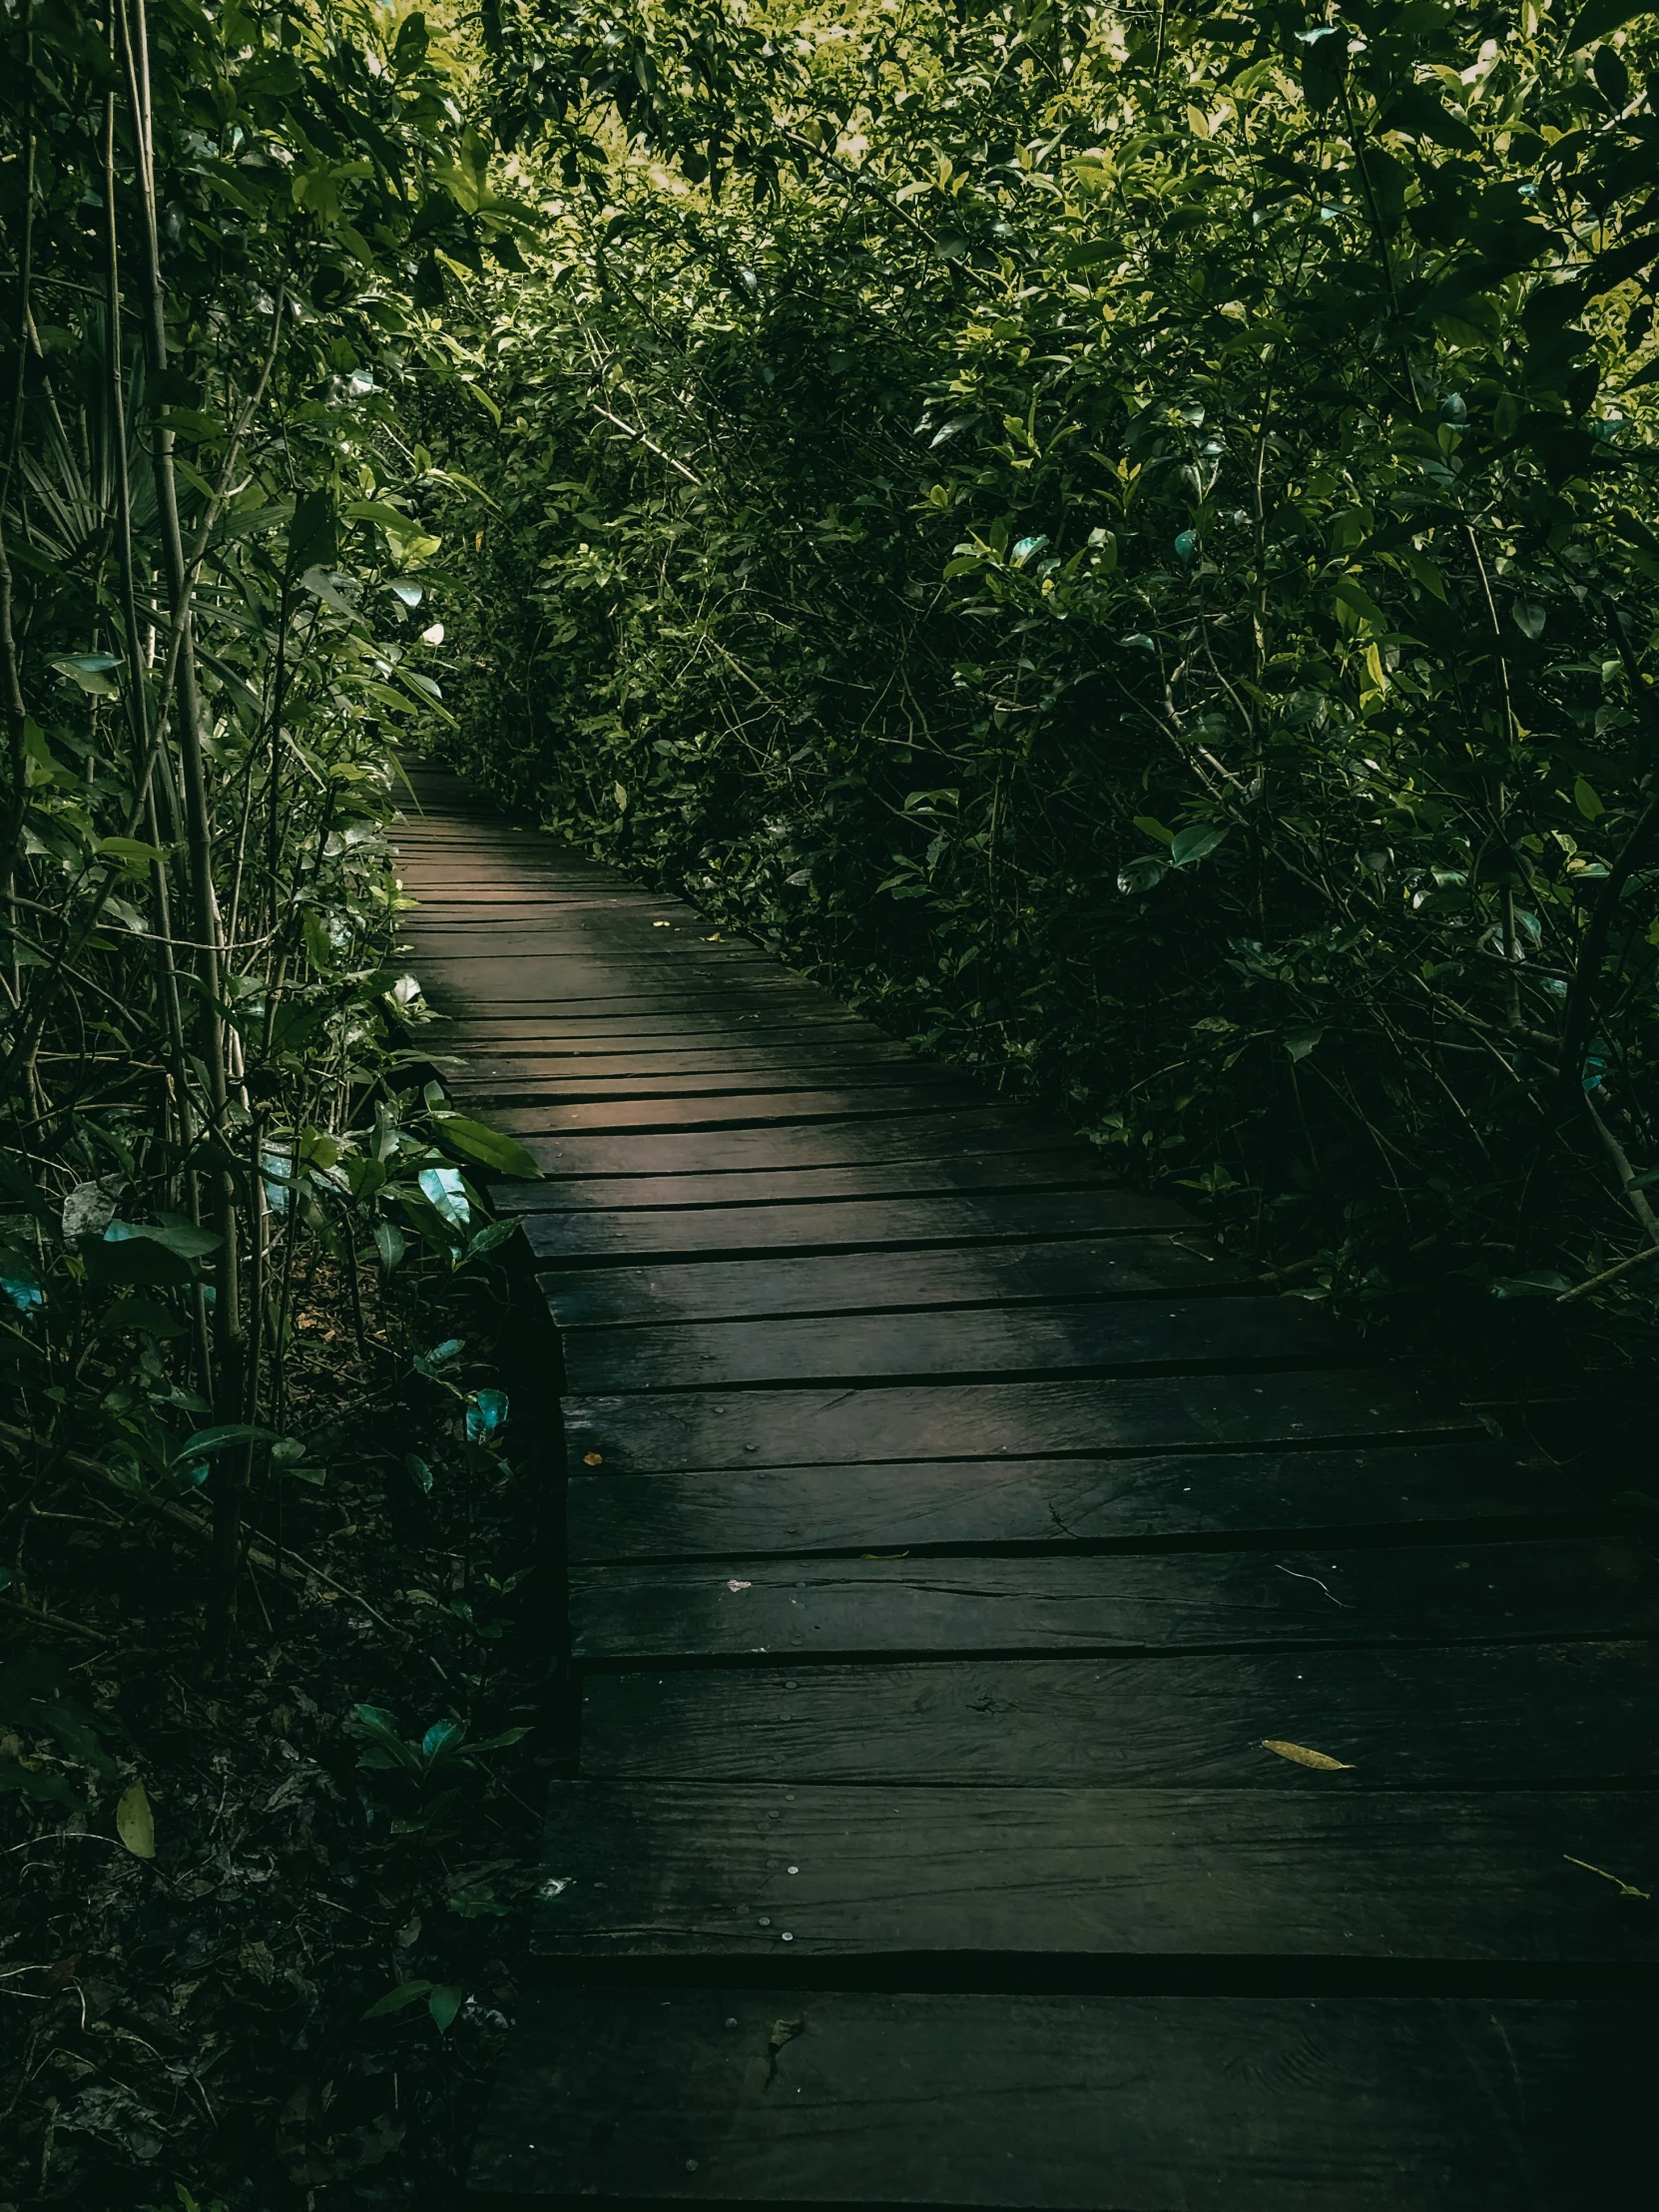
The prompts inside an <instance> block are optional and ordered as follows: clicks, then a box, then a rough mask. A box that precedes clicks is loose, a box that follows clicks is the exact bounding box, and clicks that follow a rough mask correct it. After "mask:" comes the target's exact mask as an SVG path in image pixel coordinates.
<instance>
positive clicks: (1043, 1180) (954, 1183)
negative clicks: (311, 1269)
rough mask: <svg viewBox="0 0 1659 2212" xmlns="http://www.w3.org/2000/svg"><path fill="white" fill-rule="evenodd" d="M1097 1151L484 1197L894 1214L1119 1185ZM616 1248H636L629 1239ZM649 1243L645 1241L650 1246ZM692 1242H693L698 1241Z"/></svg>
mask: <svg viewBox="0 0 1659 2212" xmlns="http://www.w3.org/2000/svg"><path fill="white" fill-rule="evenodd" d="M1115 1189H1116V1186H1115V1185H1114V1183H1113V1181H1112V1179H1111V1177H1110V1175H1108V1173H1107V1172H1106V1170H1105V1168H1104V1167H1103V1166H1102V1165H1101V1163H1100V1158H1099V1155H1098V1154H1097V1153H1093V1152H1087V1151H1084V1150H1083V1149H1082V1148H1081V1147H1080V1146H1079V1147H1076V1148H1073V1149H1071V1150H1069V1151H1068V1150H1065V1149H1056V1150H1055V1151H1053V1152H991V1153H987V1154H985V1155H984V1156H983V1157H977V1156H973V1155H964V1156H963V1157H962V1158H960V1159H949V1160H945V1159H940V1158H938V1157H937V1155H932V1156H930V1157H927V1158H924V1159H919V1160H906V1159H896V1160H885V1161H863V1162H859V1163H857V1164H849V1165H847V1166H845V1167H803V1168H754V1169H742V1168H733V1169H727V1170H723V1171H721V1172H719V1173H713V1172H706V1173H703V1174H697V1173H694V1172H686V1173H679V1172H675V1173H670V1174H643V1175H610V1174H606V1175H595V1176H591V1177H586V1178H583V1177H580V1176H570V1177H558V1178H550V1179H549V1180H548V1181H546V1182H542V1183H501V1184H496V1185H494V1186H492V1188H491V1192H490V1197H491V1200H492V1203H493V1204H494V1205H495V1207H496V1209H497V1211H498V1212H502V1213H512V1214H560V1213H563V1214H569V1213H571V1212H573V1211H575V1212H585V1211H588V1210H591V1209H593V1208H602V1209H604V1210H605V1211H606V1212H617V1211H620V1210H638V1209H640V1208H651V1209H654V1210H661V1209H667V1208H673V1209H676V1210H680V1211H683V1213H684V1216H685V1218H686V1221H687V1226H688V1231H689V1229H690V1216H691V1213H692V1212H693V1211H702V1212H707V1213H716V1212H718V1213H720V1214H721V1215H722V1216H723V1217H724V1219H725V1220H726V1221H727V1222H728V1223H730V1222H731V1221H732V1220H733V1219H734V1218H735V1215H736V1214H737V1212H739V1211H740V1210H741V1211H744V1212H753V1213H755V1215H756V1216H757V1218H758V1217H759V1214H760V1211H761V1210H762V1209H763V1208H765V1209H770V1210H771V1211H773V1212H778V1213H781V1212H783V1211H786V1210H789V1209H792V1208H794V1207H796V1206H800V1205H807V1204H815V1203H817V1202H818V1201H820V1200H826V1199H830V1200H833V1199H844V1198H862V1199H888V1200H891V1201H893V1211H894V1213H895V1214H896V1212H897V1211H898V1207H899V1204H900V1203H901V1202H902V1201H904V1200H907V1199H913V1198H925V1199H932V1198H939V1197H944V1196H948V1195H952V1194H954V1193H956V1192H958V1191H973V1192H986V1193H991V1192H1015V1191H1018V1192H1049V1193H1057V1194H1058V1193H1064V1194H1070V1193H1076V1194H1078V1195H1079V1196H1083V1195H1088V1194H1092V1193H1095V1192H1110V1191H1115ZM1143 1203H1144V1205H1145V1207H1146V1212H1145V1213H1144V1214H1142V1215H1141V1216H1140V1217H1139V1218H1140V1220H1142V1221H1143V1222H1146V1223H1149V1224H1153V1223H1156V1224H1162V1223H1166V1222H1168V1223H1175V1222H1182V1221H1186V1220H1188V1219H1190V1216H1188V1215H1187V1214H1186V1212H1185V1211H1184V1209H1182V1208H1180V1207H1177V1206H1171V1205H1170V1204H1169V1202H1168V1201H1167V1200H1157V1199H1149V1200H1146V1201H1143ZM615 1249H616V1253H617V1257H619V1258H622V1257H632V1254H631V1253H630V1251H629V1249H628V1248H627V1247H626V1246H622V1245H619V1246H617V1247H616V1248H615ZM645 1249H647V1250H649V1249H650V1248H649V1247H646V1248H645ZM691 1249H696V1248H695V1247H693V1248H691Z"/></svg>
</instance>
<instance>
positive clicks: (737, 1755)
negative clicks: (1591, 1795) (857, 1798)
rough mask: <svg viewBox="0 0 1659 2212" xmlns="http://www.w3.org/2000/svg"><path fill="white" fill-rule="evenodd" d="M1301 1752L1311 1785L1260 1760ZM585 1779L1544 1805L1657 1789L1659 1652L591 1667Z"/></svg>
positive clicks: (1511, 1647) (1509, 1649)
mask: <svg viewBox="0 0 1659 2212" xmlns="http://www.w3.org/2000/svg"><path fill="white" fill-rule="evenodd" d="M1265 1737H1274V1738H1276V1739H1279V1740H1281V1741H1284V1742H1288V1743H1293V1744H1304V1745H1309V1746H1311V1747H1312V1748H1313V1749H1315V1750H1317V1751H1323V1752H1325V1753H1326V1754H1328V1756H1330V1757H1331V1758H1333V1759H1343V1760H1347V1761H1349V1762H1351V1763H1352V1768H1353V1771H1352V1772H1351V1773H1347V1774H1331V1773H1321V1772H1318V1771H1316V1770H1311V1769H1309V1768H1307V1767H1304V1766H1299V1765H1298V1764H1297V1763H1296V1762H1295V1761H1294V1760H1290V1759H1284V1758H1280V1757H1278V1756H1277V1755H1276V1754H1275V1753H1273V1752H1271V1751H1268V1750H1265V1749H1264V1747H1263V1739H1264V1738H1265ZM582 1772H583V1774H584V1775H586V1776H589V1777H603V1776H610V1777H613V1778H630V1779H634V1780H639V1779H641V1778H644V1777H647V1776H653V1777H658V1778H663V1777H676V1778H679V1779H680V1780H683V1781H696V1780H702V1781H705V1782H786V1781H788V1782H824V1783H830V1782H866V1783H890V1782H936V1783H941V1784H945V1783H949V1784H954V1785H956V1786H957V1787H958V1788H961V1787H966V1786H971V1787H975V1788H977V1787H979V1786H980V1785H982V1784H985V1783H995V1784H998V1785H1000V1786H1003V1787H1006V1788H1009V1789H1013V1788H1017V1787H1022V1786H1024V1785H1025V1784H1028V1783H1051V1784H1068V1783H1092V1784H1098V1785H1100V1786H1102V1787H1110V1788H1113V1789H1125V1788H1144V1787H1159V1786H1166V1785H1179V1786H1185V1787H1189V1788H1197V1787H1202V1788H1205V1789H1243V1788H1248V1789H1258V1790H1260V1789H1274V1788H1278V1789H1284V1790H1314V1791H1322V1790H1323V1791H1329V1790H1348V1789H1357V1790H1394V1789H1418V1790H1421V1789H1461V1790H1472V1789H1484V1788H1491V1787H1493V1786H1495V1785H1504V1786H1513V1785H1516V1784H1530V1785H1533V1786H1535V1787H1538V1786H1542V1787H1548V1788H1552V1789H1566V1788H1569V1787H1574V1786H1576V1787H1578V1788H1585V1789H1589V1788H1606V1787H1609V1786H1618V1785H1630V1784H1643V1783H1648V1782H1651V1781H1652V1779H1653V1777H1654V1776H1655V1775H1659V1646H1656V1645H1654V1644H1653V1643H1646V1642H1644V1643H1546V1644H1498V1645H1489V1644H1488V1645H1482V1644H1472V1645H1456V1644H1454V1645H1443V1644H1435V1645H1428V1646H1422V1645H1417V1646H1404V1647H1399V1648H1389V1647H1383V1648H1379V1649H1373V1650H1356V1651H1339V1650H1329V1649H1327V1650H1323V1651H1292V1652H1285V1651H1273V1652H1237V1651H1230V1652H1227V1653H1225V1654H1216V1655H1207V1656H1196V1655H1193V1656H1189V1655H1182V1656H1180V1657H1169V1656H1159V1657H1156V1658H1106V1657H1102V1658H1091V1659H1082V1660H1079V1659H974V1660H957V1659H944V1660H932V1661H929V1662H927V1663H925V1664H920V1665H907V1666H906V1665H898V1666H873V1665H869V1664H864V1665H860V1666H812V1667H798V1668H797V1669H796V1670H795V1671H794V1672H793V1673H792V1672H790V1671H789V1670H788V1669H787V1668H785V1667H777V1666H768V1667H689V1668H674V1669H671V1670H670V1671H668V1672H667V1673H663V1674H651V1673H648V1672H644V1671H629V1672H627V1673H592V1672H590V1673H589V1675H588V1676H587V1680H586V1684H585V1687H584V1695H583V1705H582Z"/></svg>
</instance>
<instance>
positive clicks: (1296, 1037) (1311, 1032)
mask: <svg viewBox="0 0 1659 2212" xmlns="http://www.w3.org/2000/svg"><path fill="white" fill-rule="evenodd" d="M1324 1035H1325V1031H1324V1029H1323V1028H1316V1029H1293V1030H1292V1031H1291V1033H1290V1035H1289V1036H1288V1037H1287V1038H1286V1039H1285V1050H1286V1051H1287V1052H1288V1053H1289V1054H1290V1056H1291V1058H1292V1059H1293V1060H1306V1059H1307V1057H1308V1055H1309V1053H1310V1052H1312V1051H1313V1050H1314V1048H1315V1046H1316V1045H1317V1044H1318V1043H1319V1042H1320V1039H1321V1038H1322V1037H1323V1036H1324Z"/></svg>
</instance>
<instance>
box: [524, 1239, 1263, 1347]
mask: <svg viewBox="0 0 1659 2212" xmlns="http://www.w3.org/2000/svg"><path fill="white" fill-rule="evenodd" d="M1250 1280H1251V1277H1250V1272H1249V1270H1248V1269H1246V1268H1244V1267H1241V1266H1240V1265H1239V1263H1238V1262H1237V1261H1234V1260H1230V1259H1228V1258H1227V1257H1226V1255H1225V1254H1223V1253H1220V1252H1217V1251H1215V1250H1214V1249H1206V1247H1205V1246H1204V1245H1203V1244H1202V1243H1200V1242H1199V1240H1198V1239H1197V1238H1187V1237H1133V1236H1125V1237H1110V1238H1090V1239H1083V1238H1077V1239H1070V1238H1068V1239H1065V1240H1063V1241H1055V1242H1052V1243H1046V1244H1045V1243H1036V1242H1033V1243H1029V1244H1020V1245H1000V1246H998V1245H969V1246H967V1247H965V1248H958V1249H956V1250H951V1249H949V1248H948V1247H947V1248H945V1249H944V1250H940V1251H933V1252H902V1251H901V1252H882V1253H878V1254H877V1253H865V1252H853V1253H823V1254H819V1255H816V1256H815V1257H813V1258H811V1259H782V1260H780V1259H765V1258H760V1257H757V1258H755V1259H750V1260H733V1261H724V1262H722V1261H708V1262H705V1263H704V1264H702V1265H701V1266H699V1265H696V1264H683V1265H681V1266H678V1267H676V1266H659V1267H649V1268H626V1267H614V1268H585V1269H580V1270H577V1271H576V1272H575V1273H572V1274H559V1273H556V1272H549V1273H545V1274H543V1275H542V1277H541V1293H542V1296H543V1297H544V1298H545V1299H546V1301H547V1305H548V1310H549V1312H550V1313H551V1314H552V1316H553V1319H554V1320H555V1321H556V1322H557V1323H558V1325H559V1327H560V1328H561V1329H569V1330H575V1329H587V1328H595V1327H602V1326H605V1325H607V1324H634V1323H640V1324H647V1325H650V1326H652V1327H658V1326H663V1325H666V1324H669V1323H672V1322H686V1321H738V1320H744V1319H752V1318H759V1317H760V1316H762V1315H767V1316H772V1317H777V1318H782V1317H784V1316H786V1315H792V1314H877V1313H893V1312H901V1311H903V1312H923V1311H926V1310H928V1309H930V1308H933V1307H940V1306H996V1307H1000V1308H1017V1307H1020V1306H1024V1305H1030V1304H1033V1303H1040V1302H1042V1301H1046V1300H1051V1299H1057V1298H1071V1299H1080V1298H1130V1297H1134V1296H1137V1295H1140V1294H1144V1293H1145V1292H1147V1291H1175V1290H1178V1291H1222V1290H1229V1289H1238V1288H1241V1287H1242V1286H1244V1285H1245V1284H1248V1283H1249V1282H1250Z"/></svg>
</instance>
